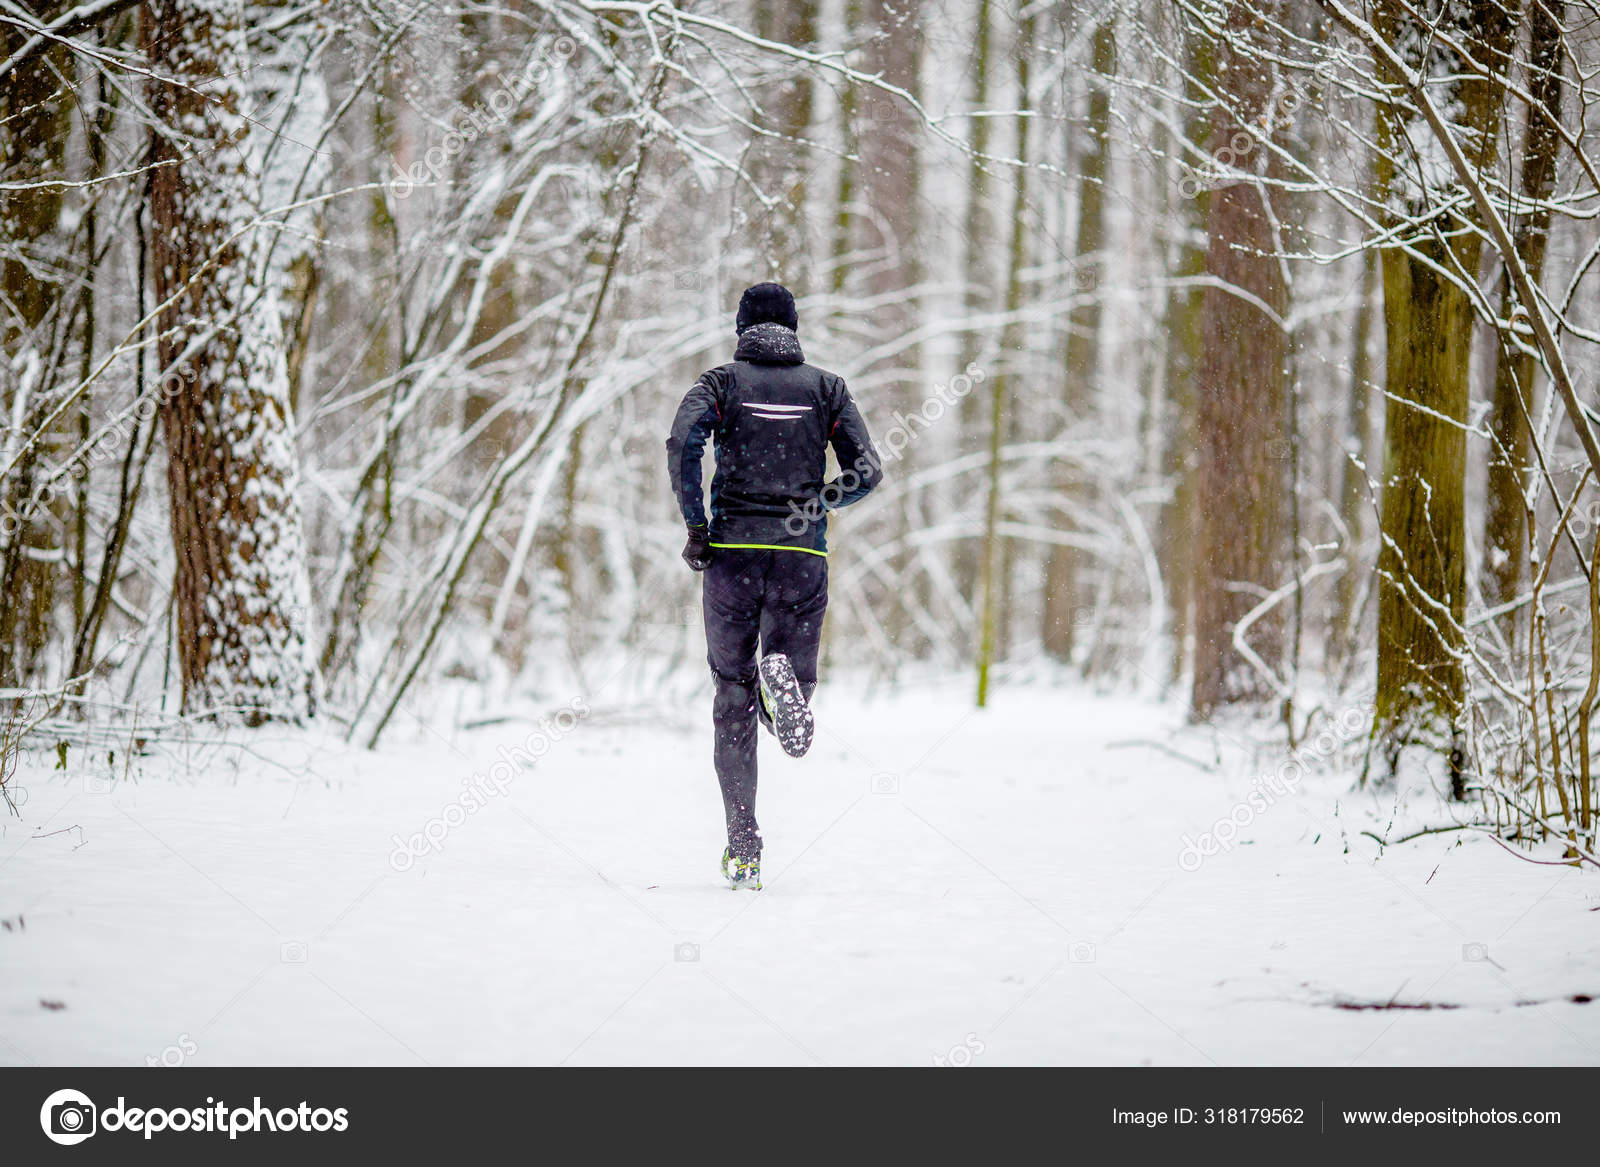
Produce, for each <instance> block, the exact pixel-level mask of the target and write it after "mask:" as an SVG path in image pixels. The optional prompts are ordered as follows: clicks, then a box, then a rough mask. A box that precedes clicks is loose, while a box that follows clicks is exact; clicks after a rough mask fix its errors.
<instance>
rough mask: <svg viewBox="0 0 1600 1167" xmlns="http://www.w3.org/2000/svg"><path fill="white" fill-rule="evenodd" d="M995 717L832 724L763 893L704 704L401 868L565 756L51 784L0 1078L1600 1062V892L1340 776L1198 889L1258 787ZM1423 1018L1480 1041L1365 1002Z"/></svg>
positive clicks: (1001, 704) (783, 810)
mask: <svg viewBox="0 0 1600 1167" xmlns="http://www.w3.org/2000/svg"><path fill="white" fill-rule="evenodd" d="M964 698H965V692H964V686H962V687H961V688H960V689H957V688H950V689H948V690H939V691H935V692H932V693H929V692H923V693H919V694H918V695H916V696H915V697H911V696H900V697H895V698H886V699H881V700H877V701H866V700H864V699H859V698H857V697H855V696H853V695H851V694H848V693H845V692H842V691H839V690H837V689H834V690H827V689H825V690H824V692H823V694H822V695H821V696H820V697H819V722H820V724H821V725H822V726H823V727H824V728H823V730H822V732H821V733H820V736H819V741H818V744H817V746H816V748H815V749H814V751H813V754H812V756H811V757H810V758H808V759H806V760H804V761H803V762H798V763H796V762H792V761H790V760H788V759H785V758H783V757H781V755H779V754H778V752H777V751H776V749H774V748H772V743H771V742H770V741H765V742H763V745H762V750H763V755H762V764H763V766H764V767H765V769H764V782H763V788H762V804H761V818H762V823H763V827H764V829H765V832H766V837H767V861H766V864H765V867H766V871H765V876H766V884H767V886H766V890H765V891H763V892H761V893H760V894H759V895H754V894H749V893H741V894H738V895H735V894H733V893H730V892H728V891H727V890H725V889H724V888H723V887H722V886H720V884H719V882H718V881H717V879H716V876H715V867H716V858H717V854H718V852H719V850H720V847H721V838H720V825H721V824H720V812H721V811H720V803H719V801H718V799H717V795H716V788H715V784H714V781H713V780H712V779H711V778H710V776H709V773H708V769H709V767H708V757H707V754H708V749H709V725H708V721H709V717H708V715H707V713H706V711H705V709H704V707H703V706H704V697H703V695H702V696H701V697H700V698H698V699H697V700H696V703H695V706H694V710H693V713H692V717H691V719H690V720H691V725H690V727H689V728H685V729H677V728H672V727H671V725H670V723H669V721H668V720H667V718H666V717H665V716H663V717H660V718H641V717H640V716H639V715H635V717H634V720H633V722H632V724H624V723H623V722H621V721H620V720H619V719H618V717H617V715H616V711H615V708H612V709H608V708H607V707H606V706H605V704H604V703H602V702H601V701H599V700H596V701H595V702H594V712H593V714H592V715H591V716H590V717H589V718H587V719H586V720H585V721H584V722H583V723H581V724H580V725H579V726H578V727H577V728H576V729H575V730H573V731H572V732H571V733H570V734H568V735H566V736H565V737H564V738H563V739H562V740H560V741H558V742H556V743H555V744H554V745H553V747H552V748H551V749H550V751H549V753H548V754H547V755H546V756H545V757H544V758H543V760H542V761H540V762H539V764H538V765H537V767H535V768H534V769H532V770H530V771H529V772H527V773H524V774H522V775H521V776H519V777H517V778H516V779H514V781H513V782H512V784H511V786H510V789H509V792H508V793H507V794H505V795H504V796H494V797H491V798H490V799H489V800H488V801H487V805H485V806H484V807H483V809H482V810H480V811H478V812H477V813H475V814H473V815H471V816H469V817H467V818H466V821H465V822H463V823H462V824H461V825H459V826H458V827H456V828H455V829H454V830H453V831H451V832H450V833H449V835H448V837H447V838H446V839H445V840H444V842H443V845H442V850H441V851H439V852H438V853H437V854H433V855H430V856H428V857H426V858H424V859H422V860H420V861H418V862H417V863H416V864H415V865H414V866H412V867H410V869H409V870H406V871H403V872H401V871H396V870H394V868H393V867H392V865H391V863H390V854H391V851H392V849H393V848H392V844H391V842H390V839H391V836H393V835H395V834H397V833H398V834H401V835H409V834H411V833H413V832H416V831H420V830H421V829H422V827H423V824H424V823H426V822H427V821H428V820H429V819H431V818H434V817H435V816H438V815H439V814H440V813H441V809H442V807H443V805H444V803H445V802H446V800H447V799H449V798H451V797H453V796H454V795H455V794H456V793H457V792H459V789H460V783H461V781H462V780H463V779H466V778H468V777H469V776H470V775H471V774H472V773H473V772H474V771H475V770H476V771H486V770H487V768H488V767H489V766H490V764H491V763H492V762H494V761H495V759H496V757H497V754H496V750H497V749H498V748H500V747H502V746H504V747H507V748H509V747H511V746H513V745H515V744H517V743H519V742H520V741H522V740H523V739H524V737H525V736H526V735H527V734H528V733H529V732H530V731H531V730H532V728H533V727H532V726H531V725H530V724H528V723H526V722H524V723H521V724H501V725H497V726H492V727H487V728H480V729H476V730H473V731H470V732H464V733H462V734H460V735H458V736H457V738H456V740H455V741H454V743H449V742H446V741H444V740H443V739H442V738H439V737H437V736H435V735H431V734H429V733H426V732H424V731H422V730H420V729H418V728H416V727H415V726H414V725H412V726H408V727H405V728H404V729H402V730H401V731H400V732H398V733H396V734H395V735H394V736H393V738H392V739H391V740H389V741H388V742H387V743H386V746H385V749H384V751H383V752H381V753H379V754H366V753H362V752H359V751H349V750H344V749H342V748H336V747H335V746H333V745H331V744H329V740H328V739H324V738H321V737H311V736H293V735H291V736H288V737H284V738H280V739H279V740H277V741H276V742H274V743H272V744H271V745H270V747H269V748H267V749H266V750H265V751H264V752H265V753H267V754H268V755H269V756H270V757H271V758H272V759H273V760H274V762H273V763H270V764H269V762H267V761H263V760H247V762H246V764H245V765H244V766H243V767H241V768H240V769H239V770H238V771H235V769H234V768H233V767H232V766H231V765H223V764H219V763H217V762H216V761H215V759H214V758H213V759H211V760H210V761H209V762H208V764H207V765H206V766H204V767H203V768H201V769H200V770H199V771H197V772H195V773H191V774H187V775H184V774H177V775H176V776H175V775H174V774H173V773H171V772H168V771H170V767H152V765H151V764H149V763H147V764H146V768H145V773H144V774H143V776H142V778H140V779H139V780H138V781H136V782H131V783H130V782H122V783H118V784H116V785H115V786H114V787H113V788H112V789H110V790H109V791H105V790H103V789H102V786H103V782H102V781H100V779H98V778H97V777H96V776H95V774H94V773H93V772H82V771H80V770H79V769H78V768H77V767H74V771H73V772H71V773H70V774H66V773H61V772H53V771H51V770H50V769H49V768H48V766H49V765H50V764H51V763H53V761H54V755H53V754H51V755H50V756H49V758H44V757H40V758H36V759H34V760H33V762H34V765H35V768H32V769H29V768H25V769H24V771H23V772H22V773H21V774H20V775H19V777H18V779H17V783H18V784H19V785H20V786H23V787H25V788H26V789H27V793H28V802H27V805H26V806H25V807H24V811H25V815H26V817H25V820H24V821H23V822H21V823H19V822H17V821H16V820H14V819H11V820H8V821H7V823H6V825H5V832H4V835H3V836H0V921H5V922H7V923H9V924H10V928H9V929H3V930H0V1063H7V1064H12V1063H25V1062H37V1063H44V1064H48V1063H95V1064H101V1063H109V1064H142V1063H143V1062H144V1061H145V1060H146V1059H147V1058H157V1059H159V1058H161V1057H163V1056H165V1058H166V1060H168V1061H169V1062H177V1061H180V1060H188V1061H189V1062H191V1063H192V1064H196V1065H221V1064H239V1063H245V1064H252V1063H286V1064H315V1063H357V1064H365V1063H397V1064H416V1063H421V1062H427V1063H432V1064H460V1063H557V1062H565V1063H568V1064H586V1063H637V1062H643V1063H684V1062H687V1063H716V1064H747V1063H748V1064H764V1063H801V1064H808V1063H826V1064H850V1063H858V1062H869V1063H906V1064H912V1065H918V1064H920V1065H930V1064H933V1062H934V1060H935V1059H936V1058H941V1059H947V1060H953V1061H954V1062H955V1063H957V1064H960V1063H963V1062H966V1061H968V1060H970V1061H971V1062H973V1063H974V1064H978V1065H1000V1064H1009V1063H1107V1062H1109V1063H1131V1064H1141V1063H1150V1064H1157V1065H1161V1064H1173V1063H1199V1064H1206V1063H1210V1062H1215V1063H1218V1064H1239V1063H1273V1062H1290V1063H1299V1062H1307V1063H1332V1064H1341V1065H1342V1064H1350V1063H1354V1064H1382V1063H1410V1062H1425V1063H1449V1062H1457V1061H1460V1062H1518V1063H1520V1062H1528V1063H1587V1064H1594V1063H1596V1062H1600V1005H1594V1006H1587V1005H1584V1004H1578V1003H1573V1002H1571V1000H1570V998H1571V997H1572V996H1574V995H1579V994H1581V995H1591V994H1592V995H1597V996H1600V943H1597V942H1596V939H1595V936H1596V931H1595V929H1596V924H1597V921H1600V917H1596V916H1594V915H1591V914H1590V910H1591V909H1593V908H1595V907H1596V906H1597V905H1600V897H1597V891H1600V884H1597V883H1596V882H1595V878H1596V877H1595V876H1593V875H1584V874H1579V873H1575V872H1572V871H1570V870H1568V869H1566V868H1557V867H1535V866H1532V865H1529V864H1524V863H1519V862H1516V861H1514V860H1512V859H1510V858H1509V857H1508V856H1506V855H1504V854H1503V853H1502V852H1499V851H1498V850H1497V849H1496V848H1495V847H1494V846H1493V844H1492V843H1489V842H1487V841H1485V840H1481V839H1474V840H1469V841H1467V842H1465V843H1464V844H1463V845H1460V846H1457V840H1458V839H1459V838H1461V836H1457V835H1443V836H1437V837H1433V838H1429V839H1426V840H1423V841H1422V842H1420V843H1415V844H1409V845H1406V846H1403V847H1398V848H1391V849H1390V850H1389V851H1388V852H1387V853H1386V854H1385V855H1384V857H1383V858H1382V859H1381V860H1380V861H1378V862H1376V863H1374V857H1375V856H1376V854H1377V846H1376V844H1374V843H1373V842H1372V840H1370V839H1365V838H1361V837H1360V831H1361V830H1362V829H1363V828H1369V827H1376V828H1377V829H1379V830H1380V831H1381V829H1382V826H1383V819H1384V818H1386V817H1387V814H1386V810H1385V808H1384V807H1382V806H1380V805H1378V804H1377V803H1375V802H1373V801H1372V800H1371V799H1370V798H1369V797H1368V796H1353V795H1349V794H1348V793H1347V791H1348V786H1349V781H1348V778H1347V777H1335V776H1332V775H1329V776H1325V777H1314V778H1312V779H1309V780H1308V781H1307V782H1306V783H1305V784H1304V785H1303V786H1302V787H1301V788H1300V790H1299V792H1298V795H1297V796H1296V797H1293V798H1291V799H1289V800H1286V801H1281V802H1279V803H1278V804H1277V805H1275V806H1273V807H1271V808H1270V809H1268V810H1266V811H1265V812H1264V813H1261V814H1260V815H1258V816H1257V817H1256V818H1255V821H1254V822H1253V823H1252V824H1251V825H1250V826H1249V827H1248V828H1247V829H1246V830H1245V831H1244V832H1242V835H1243V837H1244V838H1247V839H1249V840H1250V842H1249V844H1248V845H1244V846H1240V847H1238V848H1236V849H1234V850H1233V851H1231V852H1230V853H1227V854H1220V855H1216V856H1213V857H1211V858H1209V859H1207V860H1206V861H1205V862H1204V863H1203V865H1202V866H1201V867H1200V869H1199V870H1198V871H1195V872H1187V871H1184V870H1182V869H1181V868H1180V866H1179V864H1178V861H1177V860H1178V854H1179V851H1180V849H1181V846H1182V844H1181V843H1180V836H1182V835H1183V834H1184V833H1186V832H1187V833H1198V832H1200V831H1202V830H1204V829H1206V827H1207V825H1208V824H1211V823H1214V822H1215V821H1217V820H1218V819H1220V818H1224V817H1226V816H1227V815H1228V813H1229V811H1230V808H1231V807H1232V806H1234V805H1235V803H1237V801H1238V800H1239V799H1240V798H1241V797H1243V796H1244V795H1245V794H1246V793H1247V791H1248V789H1249V787H1250V784H1251V780H1252V778H1253V777H1254V776H1255V775H1254V774H1252V773H1251V772H1250V770H1249V767H1248V764H1247V763H1245V762H1244V761H1243V760H1242V759H1235V760H1234V761H1233V762H1231V763H1230V764H1228V765H1226V766H1224V767H1222V768H1221V769H1219V770H1218V771H1217V772H1214V773H1208V772H1205V771H1203V770H1202V769H1201V768H1199V767H1196V766H1193V765H1189V764H1187V763H1185V762H1183V761H1181V760H1177V759H1175V758H1173V757H1171V756H1168V755H1166V754H1164V753H1162V752H1160V751H1158V750H1155V749H1151V748H1148V747H1144V746H1137V745H1134V746H1129V745H1126V744H1118V743H1127V742H1128V741H1130V740H1131V739H1145V740H1161V741H1166V740H1168V738H1167V735H1168V734H1169V733H1170V731H1171V730H1172V729H1173V728H1174V727H1175V726H1176V724H1177V714H1176V712H1175V711H1174V710H1172V709H1170V708H1166V707H1163V706H1158V705H1152V704H1149V703H1144V702H1140V701H1136V700H1133V699H1108V698H1098V697H1092V696H1088V695H1086V694H1083V693H1081V692H1078V691H1060V690H1043V689H1040V690H1033V691H1004V692H1002V693H1001V694H1000V696H999V700H998V707H997V708H995V709H992V710H990V711H988V712H986V713H983V714H977V715H973V714H972V713H971V711H970V709H969V708H968V707H967V704H966V702H965V699H964ZM941 736H942V740H938V739H940V738H941ZM1205 741H1206V739H1205V738H1203V737H1200V736H1196V735H1193V734H1189V735H1185V736H1183V737H1180V738H1178V739H1176V741H1175V743H1174V744H1175V746H1176V747H1177V748H1179V749H1184V750H1188V751H1190V752H1198V751H1199V750H1201V749H1203V748H1204V747H1205ZM936 742H937V744H935V743H936ZM118 764H119V767H120V761H119V763H118ZM103 769H104V766H103V764H102V766H101V770H103ZM157 769H159V770H161V771H162V772H159V773H158V772H155V770H157ZM1336 798H1337V799H1339V800H1340V801H1341V802H1342V803H1343V806H1342V808H1341V809H1340V810H1338V811H1337V812H1335V810H1334V802H1335V799H1336ZM1391 802H1392V799H1391ZM1375 816H1376V817H1375ZM68 828H81V829H79V830H70V829H68ZM48 832H63V833H58V834H49V833H48ZM36 836H43V837H36ZM1345 837H1348V839H1349V853H1348V854H1346V853H1345V852H1344V846H1345ZM1313 840H1316V841H1315V842H1313ZM80 842H81V843H82V845H81V846H80V845H78V844H79V843H80ZM19 916H20V917H23V918H24V921H23V923H19V922H18V917H19ZM1480 945H1481V946H1483V947H1482V948H1479V947H1476V946H1480ZM1484 955H1486V956H1487V957H1488V959H1471V958H1473V957H1479V956H1484ZM690 957H692V958H693V959H685V958H690ZM1391 999H1395V1000H1396V1001H1397V1002H1399V1003H1413V1004H1414V1003H1418V1002H1429V1003H1432V1004H1434V1005H1436V1006H1437V1005H1454V1006H1459V1008H1452V1009H1444V1008H1434V1009H1432V1010H1406V1011H1401V1010H1388V1011H1352V1010H1348V1009H1341V1008H1337V1007H1335V1004H1336V1002H1338V1001H1356V1002H1366V1003H1381V1002H1385V1001H1389V1000H1391ZM42 1002H49V1003H51V1004H52V1005H59V1006H60V1007H59V1008H52V1007H48V1006H45V1005H43V1004H42ZM1522 1002H1542V1003H1534V1004H1525V1003H1522Z"/></svg>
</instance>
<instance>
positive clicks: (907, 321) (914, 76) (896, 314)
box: [856, 0, 928, 655]
mask: <svg viewBox="0 0 1600 1167" xmlns="http://www.w3.org/2000/svg"><path fill="white" fill-rule="evenodd" d="M862 19H863V25H864V28H863V31H864V32H866V33H867V34H868V39H867V42H866V44H865V46H864V48H863V59H864V61H865V64H864V66H863V68H864V69H865V70H866V71H867V72H869V73H873V74H877V75H878V76H881V77H882V78H883V80H884V81H886V82H888V83H889V84H891V85H894V86H897V87H899V88H900V89H903V90H905V91H906V92H907V93H910V94H911V95H913V96H916V95H917V94H918V93H919V92H920V91H921V85H920V77H919V69H920V66H921V63H922V57H923V45H924V37H923V26H924V21H923V12H922V7H921V0H864V2H863V5H862ZM856 127H857V133H856V141H857V144H858V147H859V149H858V156H859V157H860V159H861V167H860V171H859V176H860V182H861V194H862V205H863V209H864V211H865V212H866V214H865V216H864V217H863V218H861V219H858V220H857V226H858V235H857V239H858V245H859V246H861V247H863V248H864V249H865V250H866V251H868V252H871V253H876V254H875V255H874V258H873V259H871V260H870V261H868V262H867V264H866V273H865V279H864V281H863V282H864V284H865V291H866V293H867V294H868V295H869V296H873V297H875V298H877V299H878V300H879V301H880V302H879V304H878V306H877V307H876V308H874V310H873V313H872V320H873V325H874V327H875V328H876V329H877V330H878V332H879V335H880V336H881V337H882V338H883V339H885V340H887V339H889V338H892V337H897V336H903V335H905V334H906V333H909V332H911V331H912V330H914V329H915V328H916V327H917V326H918V325H919V324H920V323H921V322H922V306H921V304H920V302H919V301H918V298H917V296H916V294H915V293H914V292H913V289H914V288H915V287H916V286H917V285H918V284H919V283H921V281H922V273H923V266H922V261H921V254H920V251H919V249H920V247H921V246H922V244H923V242H924V241H923V239H922V233H921V219H922V199H923V192H922V154H921V150H920V148H919V144H920V142H921V138H922V133H923V127H922V125H921V121H920V118H919V116H918V114H917V113H916V112H915V111H914V110H913V109H911V108H910V107H909V106H908V105H907V104H906V102H905V101H904V100H902V99H901V98H899V97H896V96H894V95H893V94H889V93H885V92H884V91H883V90H882V89H879V88H878V87H876V86H868V87H863V88H861V89H859V90H858V91H857V119H856ZM893 360H894V367H893V368H892V369H889V370H883V371H884V372H887V373H888V374H889V375H888V376H887V377H886V378H885V380H886V383H887V384H888V385H889V386H891V388H889V390H888V399H887V400H885V401H884V402H883V404H884V405H885V406H888V407H889V409H890V410H895V409H897V410H900V411H902V412H904V413H908V414H909V413H912V412H913V411H916V410H919V409H921V408H922V398H923V396H924V394H925V392H926V390H925V389H924V387H923V385H922V374H921V363H922V353H921V347H920V346H918V345H911V346H909V347H908V348H906V349H905V350H904V351H903V352H901V353H900V354H898V355H897V356H896V357H895V358H893ZM923 457H924V455H922V454H921V453H920V452H919V450H918V446H917V443H915V442H913V443H911V444H909V445H907V446H906V447H905V448H904V450H903V451H902V452H901V455H900V458H899V460H898V462H897V463H896V465H895V477H896V478H897V479H899V480H901V481H902V482H904V481H905V480H906V479H908V478H910V477H911V475H912V474H914V473H915V472H916V468H917V466H918V465H919V463H921V461H922V459H923ZM894 499H895V506H896V512H897V513H896V515H895V519H894V536H893V539H894V542H895V543H896V544H897V545H898V547H897V550H895V551H894V552H893V553H891V554H890V555H889V556H888V562H889V569H890V572H891V578H892V579H893V580H894V587H893V590H892V592H891V593H890V594H889V595H888V596H887V597H886V599H887V601H888V609H887V611H886V612H885V614H884V629H885V632H886V633H887V635H888V637H889V639H890V640H891V641H892V642H893V643H895V644H896V645H898V646H899V647H900V648H901V649H902V651H903V652H904V653H905V654H908V655H915V654H916V653H917V652H919V651H920V649H921V648H922V647H923V645H921V644H919V643H916V641H915V640H914V639H913V638H914V636H916V633H915V622H914V620H913V618H912V615H911V613H912V611H914V610H922V609H925V608H926V607H927V605H928V583H927V578H926V576H925V575H923V574H922V573H920V572H918V571H917V570H916V561H915V556H914V554H913V552H912V550H911V533H912V531H914V530H915V529H916V528H917V526H918V525H920V522H921V520H920V518H919V517H918V516H917V515H915V514H913V512H912V504H913V502H914V499H913V496H912V494H911V492H910V491H907V490H898V491H896V492H895V495H894Z"/></svg>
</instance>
